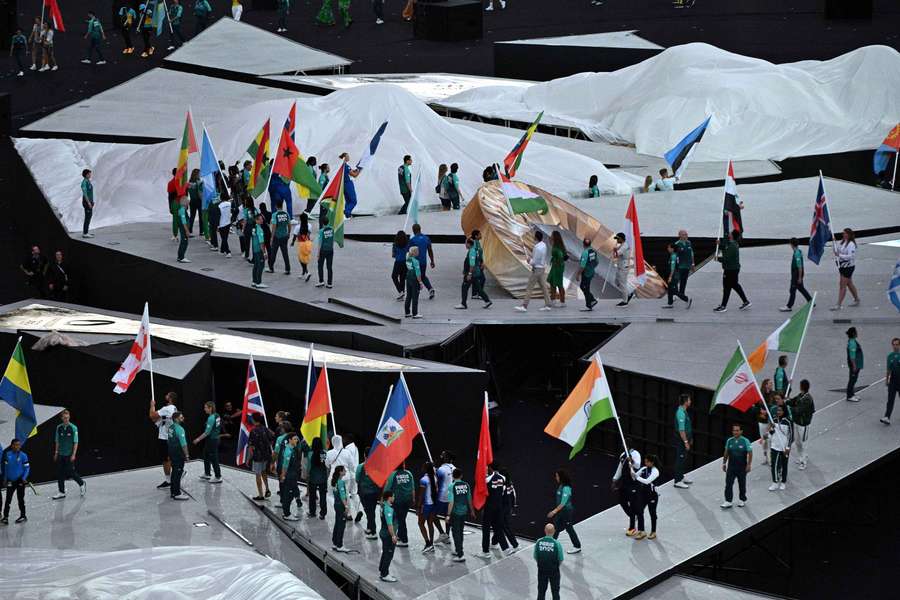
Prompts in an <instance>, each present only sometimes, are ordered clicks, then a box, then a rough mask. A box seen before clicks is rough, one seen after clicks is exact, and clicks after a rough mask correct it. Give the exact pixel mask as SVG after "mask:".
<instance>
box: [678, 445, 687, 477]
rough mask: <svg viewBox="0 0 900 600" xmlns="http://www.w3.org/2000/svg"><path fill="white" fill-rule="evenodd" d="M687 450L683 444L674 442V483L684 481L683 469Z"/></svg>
mask: <svg viewBox="0 0 900 600" xmlns="http://www.w3.org/2000/svg"><path fill="white" fill-rule="evenodd" d="M687 455H688V449H687V448H685V447H684V442H683V441H681V440H678V441H677V442H675V483H678V482H679V481H681V480H682V479H684V467H685V464H687Z"/></svg>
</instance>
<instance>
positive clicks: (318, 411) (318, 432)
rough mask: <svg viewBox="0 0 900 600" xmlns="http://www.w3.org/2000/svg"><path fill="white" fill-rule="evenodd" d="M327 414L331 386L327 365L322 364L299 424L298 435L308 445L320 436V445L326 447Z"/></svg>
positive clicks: (330, 411)
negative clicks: (301, 421)
mask: <svg viewBox="0 0 900 600" xmlns="http://www.w3.org/2000/svg"><path fill="white" fill-rule="evenodd" d="M329 414H332V408H331V386H330V385H329V383H328V366H327V365H322V369H321V370H320V371H319V378H318V380H317V381H316V386H315V388H314V389H313V390H312V391H311V395H310V396H309V399H308V400H307V405H306V414H305V415H304V416H303V423H302V424H301V425H300V435H301V436H302V437H303V439H304V440H306V443H307V444H309V445H310V446H312V443H313V440H314V439H316V438H321V440H322V447H323V448H327V445H326V443H327V442H328V415H329Z"/></svg>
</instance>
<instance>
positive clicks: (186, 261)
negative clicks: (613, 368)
mask: <svg viewBox="0 0 900 600" xmlns="http://www.w3.org/2000/svg"><path fill="white" fill-rule="evenodd" d="M178 262H180V263H189V262H191V259H189V258H179V259H178Z"/></svg>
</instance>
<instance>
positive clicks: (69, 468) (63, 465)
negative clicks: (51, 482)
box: [56, 456, 84, 494]
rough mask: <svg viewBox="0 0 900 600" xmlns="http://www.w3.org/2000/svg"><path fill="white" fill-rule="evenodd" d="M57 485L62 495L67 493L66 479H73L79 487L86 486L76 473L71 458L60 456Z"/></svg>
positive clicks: (57, 462) (58, 458) (57, 460)
mask: <svg viewBox="0 0 900 600" xmlns="http://www.w3.org/2000/svg"><path fill="white" fill-rule="evenodd" d="M56 466H57V469H56V472H57V477H56V480H57V481H56V483H57V485H58V486H59V492H60V493H61V494H65V493H66V479H72V480H74V481H75V483H77V484H78V485H84V480H83V479H82V478H81V476H79V475H78V473H77V472H76V471H75V463H73V462H72V457H71V456H59V457H57V459H56Z"/></svg>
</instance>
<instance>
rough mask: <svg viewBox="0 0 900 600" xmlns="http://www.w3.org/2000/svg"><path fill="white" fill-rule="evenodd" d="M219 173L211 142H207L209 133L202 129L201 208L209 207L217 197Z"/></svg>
mask: <svg viewBox="0 0 900 600" xmlns="http://www.w3.org/2000/svg"><path fill="white" fill-rule="evenodd" d="M218 171H219V161H218V159H217V158H216V152H215V150H213V146H212V142H211V141H210V140H209V133H207V132H206V127H204V128H203V142H202V143H201V144H200V180H201V181H202V182H203V194H202V195H201V199H202V201H203V207H204V208H206V207H208V206H209V203H210V202H211V201H212V200H213V199H214V198H215V197H216V196H218V195H219V190H218V188H217V187H216V173H217V172H218Z"/></svg>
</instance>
